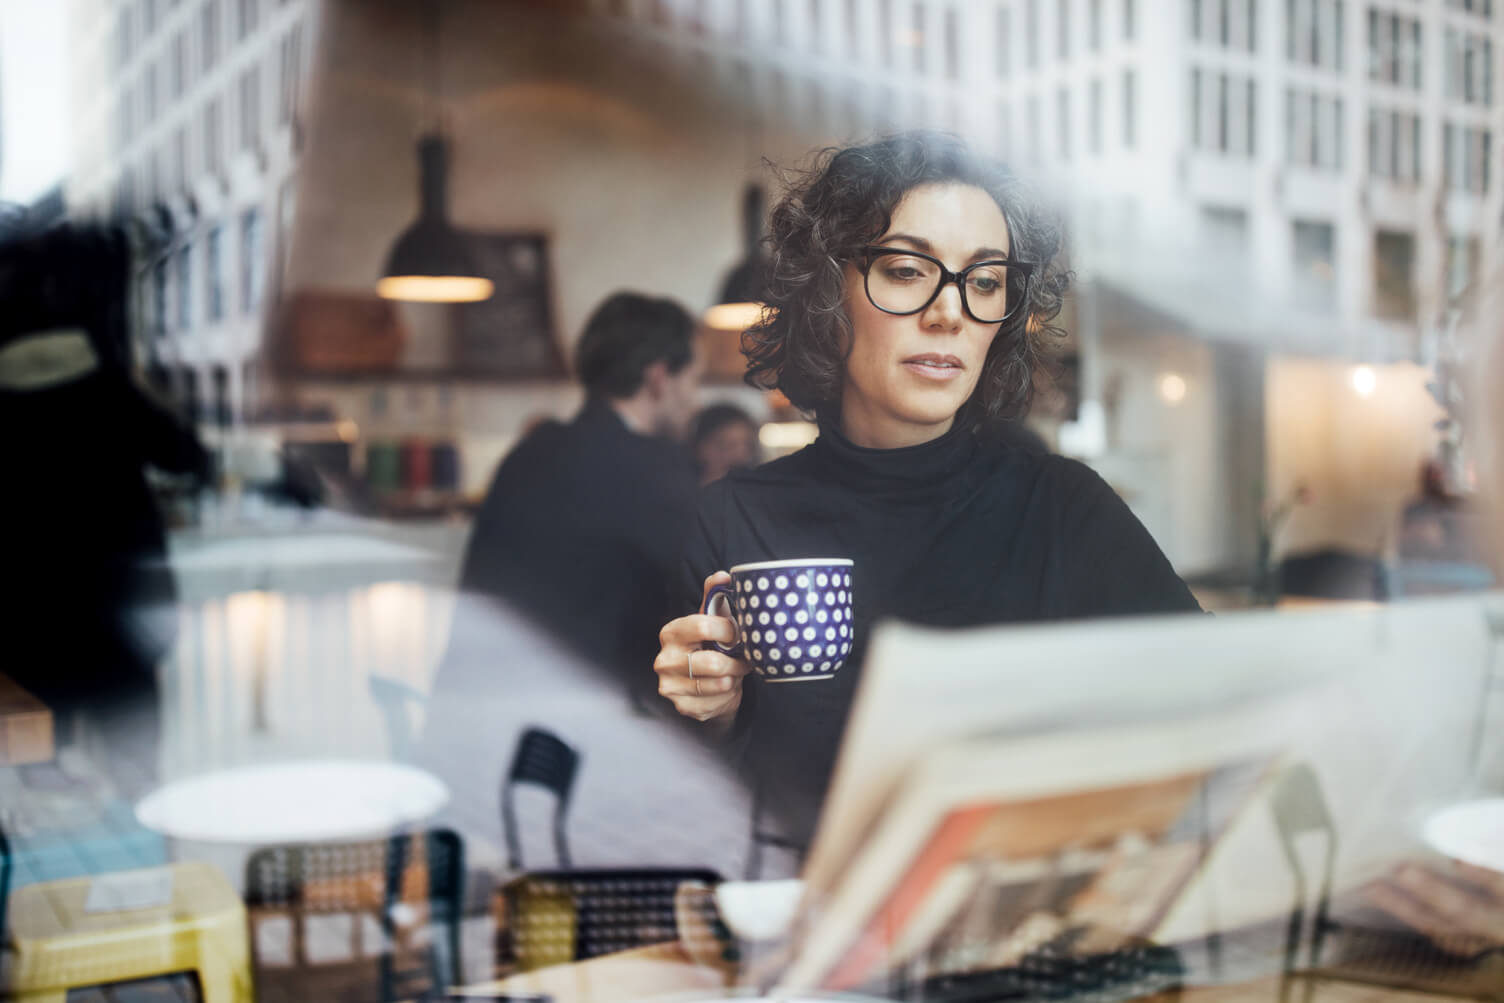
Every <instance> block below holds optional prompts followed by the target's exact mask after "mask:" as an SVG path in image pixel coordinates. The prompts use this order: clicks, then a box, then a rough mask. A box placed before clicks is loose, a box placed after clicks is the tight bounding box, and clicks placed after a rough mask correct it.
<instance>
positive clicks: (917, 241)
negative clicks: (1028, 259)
mask: <svg viewBox="0 0 1504 1003" xmlns="http://www.w3.org/2000/svg"><path fill="white" fill-rule="evenodd" d="M894 241H901V242H903V243H905V244H910V245H912V246H913V247H914V248H915V249H916V250H919V251H923V252H924V253H925V254H930V255H933V254H934V253H935V248H934V245H933V244H931V243H930V242H929V241H927V240H925V239H924V238H923V237H915V236H911V235H910V234H907V233H890V234H888V235H887V236H886V237H882V238H881V239H879V240H878V242H877V243H878V245H879V246H886V245H888V244H891V243H893V242H894ZM1006 257H1008V252H1007V251H1004V250H1002V249H1001V248H997V247H979V248H977V249H976V250H975V251H973V252H971V257H969V258H967V259H966V260H967V261H986V260H988V259H990V258H1006Z"/></svg>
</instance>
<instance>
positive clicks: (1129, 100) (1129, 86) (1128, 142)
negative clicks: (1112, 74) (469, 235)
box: [1123, 70, 1138, 150]
mask: <svg viewBox="0 0 1504 1003" xmlns="http://www.w3.org/2000/svg"><path fill="white" fill-rule="evenodd" d="M1137 89H1138V78H1137V76H1136V75H1135V74H1134V72H1133V71H1132V70H1124V71H1123V146H1124V147H1126V148H1128V149H1130V150H1131V149H1133V144H1134V143H1135V142H1137V134H1138V121H1137V114H1138V108H1137V105H1138V97H1137V95H1136V94H1135V93H1134V92H1135V91H1136V90H1137Z"/></svg>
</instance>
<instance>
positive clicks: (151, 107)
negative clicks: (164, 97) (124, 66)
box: [141, 63, 161, 122]
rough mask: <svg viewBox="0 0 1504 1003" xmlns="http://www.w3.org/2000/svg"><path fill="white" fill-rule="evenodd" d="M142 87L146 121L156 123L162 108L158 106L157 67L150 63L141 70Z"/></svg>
mask: <svg viewBox="0 0 1504 1003" xmlns="http://www.w3.org/2000/svg"><path fill="white" fill-rule="evenodd" d="M141 87H142V94H143V95H144V97H143V99H142V102H143V104H144V105H145V113H146V119H145V120H146V121H147V122H154V121H156V118H157V114H158V113H159V112H160V110H161V109H160V108H159V107H158V106H157V66H156V64H155V63H148V64H147V65H146V66H145V67H144V68H143V69H142V70H141Z"/></svg>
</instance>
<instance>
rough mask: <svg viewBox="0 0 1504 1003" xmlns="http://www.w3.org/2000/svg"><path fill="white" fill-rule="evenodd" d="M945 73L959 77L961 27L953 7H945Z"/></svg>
mask: <svg viewBox="0 0 1504 1003" xmlns="http://www.w3.org/2000/svg"><path fill="white" fill-rule="evenodd" d="M945 75H946V76H947V77H949V78H950V79H951V80H959V79H961V27H960V24H959V22H958V20H957V18H956V9H955V8H954V7H947V8H946V9H945Z"/></svg>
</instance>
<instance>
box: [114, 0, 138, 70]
mask: <svg viewBox="0 0 1504 1003" xmlns="http://www.w3.org/2000/svg"><path fill="white" fill-rule="evenodd" d="M132 14H133V9H132V8H131V7H130V6H125V7H122V8H121V10H120V23H119V24H118V25H116V27H115V64H116V65H115V69H116V71H117V72H120V71H123V70H124V69H125V68H126V67H127V66H129V65H130V61H131V43H132V38H131V34H132V30H133V29H134V27H135V18H134V17H133V16H132Z"/></svg>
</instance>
